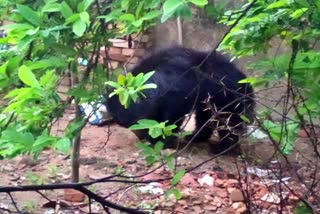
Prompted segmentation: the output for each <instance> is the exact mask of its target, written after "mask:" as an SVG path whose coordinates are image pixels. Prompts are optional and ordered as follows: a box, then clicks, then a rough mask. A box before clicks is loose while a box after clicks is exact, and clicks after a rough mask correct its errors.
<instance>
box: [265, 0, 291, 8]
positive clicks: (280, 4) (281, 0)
mask: <svg viewBox="0 0 320 214" xmlns="http://www.w3.org/2000/svg"><path fill="white" fill-rule="evenodd" d="M287 5H288V3H287V0H278V1H275V2H273V3H271V4H269V5H268V7H267V8H266V9H267V10H268V9H275V8H279V7H285V6H287Z"/></svg>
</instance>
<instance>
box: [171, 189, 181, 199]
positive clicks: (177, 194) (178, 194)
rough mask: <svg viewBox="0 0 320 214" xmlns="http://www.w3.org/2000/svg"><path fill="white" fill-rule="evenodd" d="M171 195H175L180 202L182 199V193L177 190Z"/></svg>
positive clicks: (173, 190)
mask: <svg viewBox="0 0 320 214" xmlns="http://www.w3.org/2000/svg"><path fill="white" fill-rule="evenodd" d="M171 193H172V194H173V195H174V197H175V198H176V199H177V200H179V199H181V198H182V193H181V192H180V191H179V190H177V189H172V191H171Z"/></svg>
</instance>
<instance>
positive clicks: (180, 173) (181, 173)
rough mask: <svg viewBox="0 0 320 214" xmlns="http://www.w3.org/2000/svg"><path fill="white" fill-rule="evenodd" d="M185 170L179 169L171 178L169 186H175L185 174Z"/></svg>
mask: <svg viewBox="0 0 320 214" xmlns="http://www.w3.org/2000/svg"><path fill="white" fill-rule="evenodd" d="M185 173H186V171H185V170H184V169H180V170H179V171H178V172H177V173H176V174H175V175H174V176H173V178H172V180H171V186H175V185H177V184H178V183H179V181H180V180H181V178H182V177H183V176H184V175H185Z"/></svg>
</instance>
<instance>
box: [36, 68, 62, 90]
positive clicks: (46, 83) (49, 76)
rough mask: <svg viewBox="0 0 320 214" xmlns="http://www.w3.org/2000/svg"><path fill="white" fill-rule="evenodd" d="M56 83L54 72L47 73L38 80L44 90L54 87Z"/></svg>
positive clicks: (56, 78)
mask: <svg viewBox="0 0 320 214" xmlns="http://www.w3.org/2000/svg"><path fill="white" fill-rule="evenodd" d="M57 81H58V77H57V76H56V75H55V73H54V71H47V72H46V73H45V74H44V75H43V76H42V77H41V78H40V85H41V86H42V87H44V88H50V87H54V86H55V83H56V82H57Z"/></svg>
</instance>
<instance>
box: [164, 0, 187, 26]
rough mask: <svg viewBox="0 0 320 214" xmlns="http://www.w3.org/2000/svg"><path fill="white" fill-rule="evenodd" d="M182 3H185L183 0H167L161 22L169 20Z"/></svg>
mask: <svg viewBox="0 0 320 214" xmlns="http://www.w3.org/2000/svg"><path fill="white" fill-rule="evenodd" d="M182 4H184V3H183V1H181V0H166V1H165V3H164V4H163V14H162V17H161V23H164V22H165V21H167V20H168V19H169V18H170V17H171V16H172V15H173V14H174V12H175V11H176V9H178V8H179V6H181V5H182Z"/></svg>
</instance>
